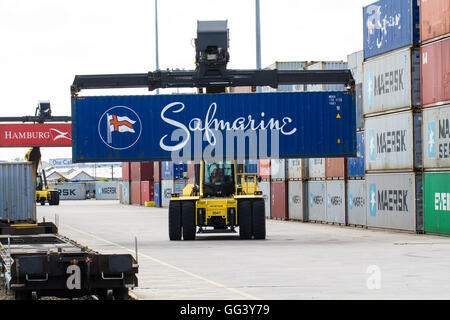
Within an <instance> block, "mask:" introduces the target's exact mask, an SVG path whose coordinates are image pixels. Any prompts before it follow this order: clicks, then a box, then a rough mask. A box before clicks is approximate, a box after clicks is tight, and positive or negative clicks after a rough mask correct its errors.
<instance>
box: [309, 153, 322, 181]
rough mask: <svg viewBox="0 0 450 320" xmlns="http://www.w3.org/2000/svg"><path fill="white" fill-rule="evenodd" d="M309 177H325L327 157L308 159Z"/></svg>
mask: <svg viewBox="0 0 450 320" xmlns="http://www.w3.org/2000/svg"><path fill="white" fill-rule="evenodd" d="M308 178H309V179H325V158H313V159H309V160H308Z"/></svg>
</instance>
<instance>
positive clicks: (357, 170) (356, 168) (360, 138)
mask: <svg viewBox="0 0 450 320" xmlns="http://www.w3.org/2000/svg"><path fill="white" fill-rule="evenodd" d="M356 140H357V150H358V151H357V154H356V155H357V157H356V158H348V161H347V172H348V177H349V178H360V177H364V174H365V170H364V131H361V132H358V133H357V134H356Z"/></svg>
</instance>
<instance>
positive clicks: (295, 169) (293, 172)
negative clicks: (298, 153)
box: [288, 159, 308, 180]
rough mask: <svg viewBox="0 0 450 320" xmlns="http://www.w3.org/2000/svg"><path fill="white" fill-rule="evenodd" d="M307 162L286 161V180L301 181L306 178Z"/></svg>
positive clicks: (302, 160) (301, 160)
mask: <svg viewBox="0 0 450 320" xmlns="http://www.w3.org/2000/svg"><path fill="white" fill-rule="evenodd" d="M305 163H308V160H304V159H289V160H288V178H289V179H290V180H303V179H305V178H306V170H307V166H306V165H305Z"/></svg>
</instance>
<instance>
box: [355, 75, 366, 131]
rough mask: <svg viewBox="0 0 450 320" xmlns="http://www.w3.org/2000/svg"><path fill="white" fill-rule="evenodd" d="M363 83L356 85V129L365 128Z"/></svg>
mask: <svg viewBox="0 0 450 320" xmlns="http://www.w3.org/2000/svg"><path fill="white" fill-rule="evenodd" d="M362 88H363V85H362V83H358V84H356V86H355V100H356V129H358V130H364V116H363V110H362V109H363V96H364V95H363V89H362Z"/></svg>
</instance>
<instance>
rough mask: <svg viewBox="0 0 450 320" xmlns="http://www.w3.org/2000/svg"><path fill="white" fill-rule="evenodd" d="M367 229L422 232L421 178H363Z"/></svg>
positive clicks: (397, 175)
mask: <svg viewBox="0 0 450 320" xmlns="http://www.w3.org/2000/svg"><path fill="white" fill-rule="evenodd" d="M366 182H367V185H366V202H367V226H369V227H378V228H388V229H398V230H405V231H414V232H418V233H420V232H423V202H422V201H423V186H422V175H421V174H416V173H414V172H410V173H383V174H367V175H366Z"/></svg>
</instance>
